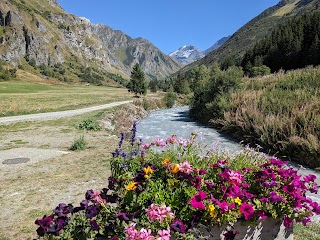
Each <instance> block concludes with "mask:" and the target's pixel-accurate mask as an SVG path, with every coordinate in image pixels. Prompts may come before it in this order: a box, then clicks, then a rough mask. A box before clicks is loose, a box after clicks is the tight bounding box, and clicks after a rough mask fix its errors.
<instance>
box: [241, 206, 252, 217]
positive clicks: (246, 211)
mask: <svg viewBox="0 0 320 240" xmlns="http://www.w3.org/2000/svg"><path fill="white" fill-rule="evenodd" d="M240 212H241V213H242V214H243V215H244V218H245V219H246V220H249V219H251V218H253V213H254V209H253V206H252V205H251V204H248V203H242V204H241V206H240Z"/></svg>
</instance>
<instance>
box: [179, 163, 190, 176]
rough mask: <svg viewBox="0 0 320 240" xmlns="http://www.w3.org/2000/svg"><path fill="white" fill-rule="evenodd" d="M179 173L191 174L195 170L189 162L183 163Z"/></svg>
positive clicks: (180, 164)
mask: <svg viewBox="0 0 320 240" xmlns="http://www.w3.org/2000/svg"><path fill="white" fill-rule="evenodd" d="M179 171H180V172H184V173H188V174H189V173H192V172H193V168H192V167H191V165H190V163H189V162H188V161H185V162H183V163H179Z"/></svg>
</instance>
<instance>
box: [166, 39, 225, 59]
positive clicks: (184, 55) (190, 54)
mask: <svg viewBox="0 0 320 240" xmlns="http://www.w3.org/2000/svg"><path fill="white" fill-rule="evenodd" d="M229 38H230V36H228V37H223V38H221V39H220V40H218V41H217V42H216V43H215V44H214V45H213V46H212V47H210V48H208V49H207V50H205V51H203V52H202V51H200V50H199V49H198V48H197V47H195V46H191V45H185V46H183V47H180V48H179V49H178V50H176V51H174V52H172V53H170V54H169V56H170V57H172V58H174V59H175V60H177V61H178V62H179V63H181V64H183V65H187V64H190V63H193V62H195V61H197V60H199V59H201V58H203V57H204V56H205V55H207V54H208V53H210V52H212V51H213V50H216V49H218V48H219V47H220V46H222V44H224V43H225V42H226V41H227V40H228V39H229Z"/></svg>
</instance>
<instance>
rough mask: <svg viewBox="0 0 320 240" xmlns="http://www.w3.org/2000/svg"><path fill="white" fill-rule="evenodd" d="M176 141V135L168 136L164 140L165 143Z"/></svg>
mask: <svg viewBox="0 0 320 240" xmlns="http://www.w3.org/2000/svg"><path fill="white" fill-rule="evenodd" d="M176 142H177V137H176V136H172V137H169V138H167V140H166V144H174V143H176Z"/></svg>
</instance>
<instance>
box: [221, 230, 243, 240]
mask: <svg viewBox="0 0 320 240" xmlns="http://www.w3.org/2000/svg"><path fill="white" fill-rule="evenodd" d="M237 234H240V232H238V231H235V232H234V231H232V230H230V231H228V232H226V233H224V234H223V235H224V237H225V238H224V239H225V240H234V239H235V237H236V235H237Z"/></svg>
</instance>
